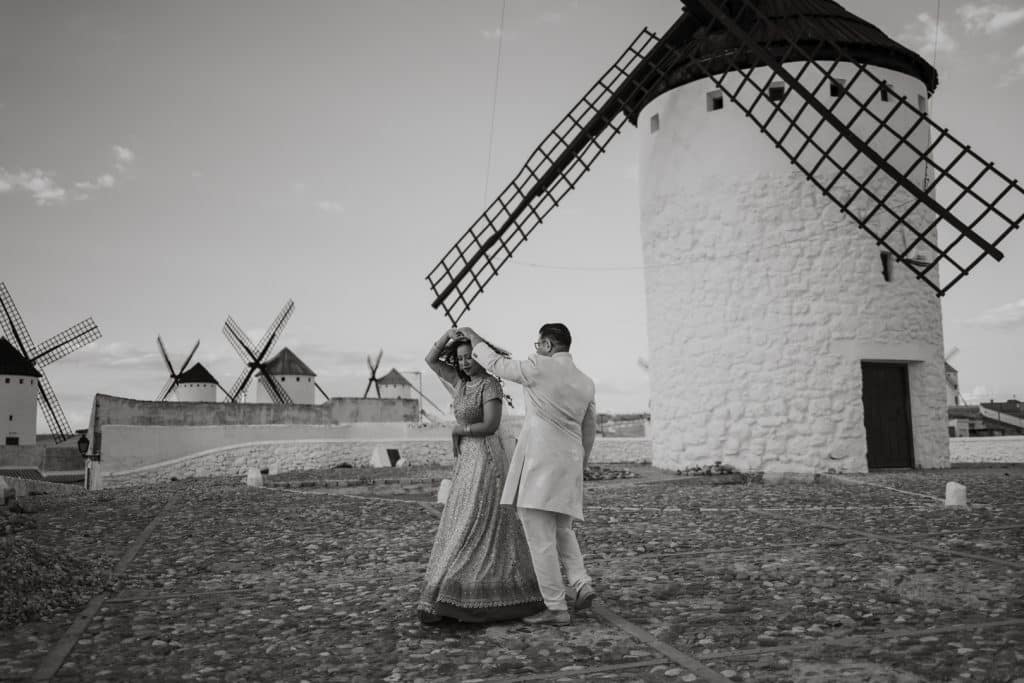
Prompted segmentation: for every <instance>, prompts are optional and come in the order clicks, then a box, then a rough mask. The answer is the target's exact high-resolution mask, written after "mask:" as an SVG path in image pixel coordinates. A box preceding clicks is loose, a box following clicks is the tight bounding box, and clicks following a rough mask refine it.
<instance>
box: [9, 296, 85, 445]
mask: <svg viewBox="0 0 1024 683" xmlns="http://www.w3.org/2000/svg"><path fill="white" fill-rule="evenodd" d="M0 332H2V334H3V336H5V337H7V338H8V339H9V340H10V341H11V343H12V344H14V346H15V348H17V349H18V351H19V352H20V353H21V355H22V356H24V357H25V359H26V360H27V361H28V362H29V363H30V364H31V365H32V367H33V368H34V369H35V371H36V372H38V373H39V378H38V385H39V391H38V393H37V394H36V401H37V402H38V404H39V407H40V408H41V409H42V412H43V418H44V419H45V420H46V426H47V427H48V428H49V430H50V434H52V435H53V438H54V441H56V442H57V443H61V442H62V441H66V440H67V439H68V438H69V437H70V436H71V435H72V434H73V431H72V429H71V425H70V423H69V422H68V419H67V417H66V416H65V415H64V410H63V408H61V405H60V401H58V400H57V394H56V392H54V390H53V385H52V384H50V380H49V379H48V378H47V376H46V373H44V372H43V367H45V366H47V365H49V364H51V363H53V362H55V361H58V360H60V359H61V358H64V357H65V356H67V355H69V354H71V353H73V352H74V351H77V350H78V349H80V348H82V347H84V346H87V345H89V344H91V343H92V342H94V341H96V340H97V339H99V338H100V337H101V336H102V335H101V333H100V328H99V327H98V326H97V325H96V323H95V322H94V321H93V319H92V318H86V319H85V320H83V321H81V322H79V323H76V324H75V325H72V326H71V327H69V328H67V329H66V330H64V331H63V332H60V333H58V334H55V335H54V336H52V337H50V338H49V339H47V340H45V341H43V343H41V344H39V345H38V346H36V345H35V344H34V343H33V342H32V337H31V335H30V334H29V332H28V327H27V326H26V325H25V321H24V320H23V319H22V317H21V313H20V312H19V311H18V308H17V306H15V305H14V298H13V297H12V296H11V293H10V292H9V291H8V290H7V286H6V285H5V284H4V283H3V282H0Z"/></svg>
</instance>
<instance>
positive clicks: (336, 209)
mask: <svg viewBox="0 0 1024 683" xmlns="http://www.w3.org/2000/svg"><path fill="white" fill-rule="evenodd" d="M316 208H318V209H320V210H321V211H326V212H327V213H345V207H344V206H342V205H341V202H335V201H331V200H328V199H325V200H323V201H319V202H317V203H316Z"/></svg>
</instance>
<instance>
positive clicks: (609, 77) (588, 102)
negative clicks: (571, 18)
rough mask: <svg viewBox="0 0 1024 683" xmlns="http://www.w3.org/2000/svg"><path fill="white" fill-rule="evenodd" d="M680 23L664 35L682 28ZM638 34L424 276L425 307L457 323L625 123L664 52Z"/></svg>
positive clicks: (646, 35)
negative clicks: (429, 298)
mask: <svg viewBox="0 0 1024 683" xmlns="http://www.w3.org/2000/svg"><path fill="white" fill-rule="evenodd" d="M682 26H683V20H682V18H681V19H680V20H679V21H677V22H676V23H675V24H674V25H673V27H672V28H670V29H669V31H668V33H667V34H666V35H674V34H675V33H676V32H678V31H679V30H682ZM663 42H664V41H663V40H662V39H659V37H658V36H657V35H655V34H654V33H652V32H651V31H648V30H647V29H644V30H642V31H640V33H639V34H638V35H637V36H636V38H634V40H633V42H632V43H630V45H629V47H627V48H626V50H625V51H624V52H623V53H622V55H621V56H620V57H619V58H618V59H617V60H616V61H615V63H614V64H612V66H611V67H609V68H608V70H607V71H605V72H604V74H603V75H602V76H601V77H600V78H599V79H598V81H597V82H596V83H595V84H594V85H593V86H592V87H591V88H590V89H589V90H587V92H586V93H585V94H584V95H583V97H581V98H580V99H579V101H578V102H577V103H576V104H575V106H573V107H572V109H570V111H569V113H568V114H566V115H565V116H564V117H563V118H562V120H561V121H560V122H559V123H558V125H557V126H555V127H554V129H553V130H552V131H551V132H550V133H549V134H548V135H547V137H545V138H544V139H543V140H542V141H541V143H540V144H539V145H538V146H537V148H536V149H535V150H534V151H533V153H532V154H530V156H529V157H528V158H527V160H526V163H525V164H524V165H523V167H522V169H521V170H520V171H519V173H518V174H516V176H515V177H514V178H513V179H512V181H511V182H510V183H509V184H508V185H507V186H506V187H505V189H504V190H503V191H502V192H501V193H500V194H499V195H498V197H497V198H496V199H495V200H494V201H493V202H492V203H491V205H490V206H488V207H487V209H486V210H485V211H484V212H483V214H482V215H481V216H480V217H479V218H478V219H477V220H476V221H475V222H474V223H473V224H472V225H471V226H470V227H469V229H468V230H466V232H465V233H463V235H462V237H461V238H460V239H459V240H458V241H457V242H456V243H455V245H454V246H452V247H451V249H449V250H448V252H447V253H446V254H445V255H444V257H443V258H442V259H441V261H440V262H439V263H438V264H437V265H436V266H435V267H434V269H433V270H431V271H430V274H429V275H428V276H427V281H428V282H429V283H430V287H431V289H432V290H433V292H434V294H435V299H434V301H433V303H432V304H431V305H432V306H433V307H434V308H441V309H442V310H443V311H444V313H445V315H446V316H447V317H448V319H449V320H450V321H451V322H452V324H453V325H454V324H457V323H458V322H459V320H460V319H461V318H462V316H463V315H464V314H465V313H466V311H467V310H469V307H470V306H471V305H472V304H473V302H474V301H475V300H476V298H477V297H478V296H480V293H481V292H483V290H484V287H486V286H487V284H488V283H489V282H490V281H491V280H492V279H494V277H495V276H496V275H497V274H498V271H499V270H500V269H501V267H502V266H503V265H505V263H507V262H508V260H509V259H510V258H512V255H513V254H514V253H515V251H516V249H518V248H519V247H520V246H522V244H523V243H524V242H525V241H526V240H527V239H528V238H529V236H530V234H531V233H533V231H534V230H535V229H536V228H537V226H538V225H540V223H541V222H543V221H544V219H545V218H546V217H547V216H548V214H550V213H551V211H552V210H554V208H555V207H557V206H558V205H559V203H560V202H561V201H562V199H563V198H564V197H565V196H566V195H567V194H568V193H569V192H571V191H572V190H573V189H574V188H575V187H576V185H577V184H578V183H579V181H580V179H581V178H582V177H583V176H584V175H585V174H586V173H587V172H588V171H589V170H590V169H591V167H592V166H593V164H594V162H595V161H596V160H597V158H598V157H599V156H600V155H601V154H603V153H604V151H605V150H606V149H607V146H608V143H609V142H610V141H611V140H612V139H613V138H615V137H616V136H617V135H618V134H619V132H620V131H621V130H622V128H623V127H624V126H625V125H626V124H627V123H628V122H629V121H628V117H627V116H626V113H625V107H626V105H627V104H628V103H629V102H630V101H634V100H635V99H636V98H637V97H640V96H643V95H644V94H645V93H646V92H648V90H649V89H650V88H651V87H652V85H653V83H652V82H651V79H650V76H651V75H652V74H656V73H657V66H658V65H659V63H660V62H662V61H664V60H667V59H671V58H673V57H672V54H671V53H670V52H666V51H664V50H662V49H661V47H662V44H663Z"/></svg>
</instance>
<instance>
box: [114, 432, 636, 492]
mask: <svg viewBox="0 0 1024 683" xmlns="http://www.w3.org/2000/svg"><path fill="white" fill-rule="evenodd" d="M377 446H384V447H385V448H397V449H398V451H399V453H400V454H401V456H402V458H403V459H405V460H407V461H408V462H409V464H410V465H433V466H437V465H440V466H444V465H450V464H452V462H453V459H452V454H451V439H443V440H442V439H438V438H428V439H408V440H392V441H383V440H360V439H333V440H319V441H317V440H309V441H272V442H261V443H248V444H241V445H237V446H231V447H227V448H221V449H216V450H213V451H209V452H206V453H197V454H195V455H192V456H188V457H184V458H178V459H175V460H171V461H166V462H161V463H157V464H154V465H149V466H146V467H140V468H136V469H131V470H124V471H120V472H109V471H107V472H105V473H104V486H106V487H108V488H109V487H117V486H128V485H135V484H145V483H154V482H160V481H169V480H170V479H171V478H172V477H175V478H178V479H184V478H188V477H209V476H243V475H244V474H245V473H246V471H247V470H248V468H249V467H261V468H263V467H270V465H271V464H276V465H277V466H278V470H279V471H281V472H289V471H298V470H316V469H326V468H329V467H334V466H336V465H340V464H342V463H347V464H349V465H352V466H354V467H367V466H369V463H370V455H371V454H372V453H373V450H374V448H375V447H377ZM650 460H651V445H650V441H648V440H646V439H598V440H597V441H596V442H595V444H594V451H593V452H592V453H591V458H590V462H591V463H593V464H601V463H605V464H607V463H633V464H638V463H649V462H650Z"/></svg>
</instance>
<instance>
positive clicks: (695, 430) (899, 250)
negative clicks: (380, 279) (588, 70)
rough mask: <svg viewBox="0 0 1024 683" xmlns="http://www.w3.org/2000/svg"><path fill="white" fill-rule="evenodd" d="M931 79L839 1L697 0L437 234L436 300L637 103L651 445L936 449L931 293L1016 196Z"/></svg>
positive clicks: (452, 308)
mask: <svg viewBox="0 0 1024 683" xmlns="http://www.w3.org/2000/svg"><path fill="white" fill-rule="evenodd" d="M936 85H937V75H936V72H935V70H934V69H933V68H932V67H931V66H930V65H929V64H928V63H927V62H926V61H925V60H923V59H922V58H921V57H919V56H918V55H917V54H915V53H914V52H912V51H911V50H908V49H907V48H905V47H903V46H901V45H899V44H898V43H896V42H894V41H893V40H891V39H890V38H888V37H887V36H886V35H885V34H884V33H883V32H882V31H880V30H879V29H878V28H876V27H875V26H873V25H871V24H870V23H868V22H866V21H864V20H863V19H860V18H858V17H856V16H854V15H853V14H851V13H849V12H847V11H846V10H844V9H843V8H842V7H840V6H839V5H838V4H837V3H835V2H833V1H832V0H772V1H771V2H768V1H767V0H687V2H686V6H685V9H684V11H683V14H682V15H681V16H680V18H679V19H678V20H677V21H676V22H675V23H674V24H673V25H672V26H671V27H670V28H669V29H668V30H667V31H666V32H665V34H664V35H663V36H661V37H659V36H657V35H655V34H653V33H651V32H649V31H647V30H646V29H644V30H643V31H641V32H640V34H639V36H638V37H637V38H636V40H635V41H634V42H633V43H632V44H631V45H630V46H629V47H628V48H627V49H626V51H625V52H624V53H623V55H622V57H620V59H619V60H618V61H617V62H616V63H615V64H614V65H613V66H612V67H611V68H610V69H609V70H608V71H607V72H605V74H604V75H603V76H602V77H601V79H600V80H599V81H598V83H597V84H595V85H594V86H593V87H592V88H590V89H589V90H588V91H587V93H586V94H585V95H584V96H583V98H582V99H581V100H580V101H579V103H578V104H577V105H576V106H575V107H574V108H573V109H572V110H571V111H570V113H569V114H568V115H567V116H565V117H564V118H563V119H562V121H561V122H560V123H559V124H558V125H557V126H556V127H555V129H554V130H553V131H552V133H551V134H550V135H549V136H548V137H547V138H546V139H545V140H544V141H542V142H541V144H540V145H539V146H538V148H537V149H536V151H534V153H533V154H532V155H531V156H530V157H529V158H528V160H527V162H526V165H525V166H524V168H523V169H522V170H521V171H520V173H519V174H518V175H517V176H516V177H515V179H514V180H513V181H512V182H511V183H510V184H509V185H508V186H507V187H506V188H505V190H504V191H503V192H502V193H501V194H500V195H499V196H498V198H497V199H495V201H494V202H493V203H492V204H491V205H490V207H488V209H487V210H486V211H485V212H484V214H483V215H482V216H481V217H480V218H479V219H478V220H477V221H476V222H475V223H474V224H473V225H472V226H471V227H470V229H469V230H468V231H467V232H466V233H465V234H464V235H463V236H462V238H461V239H460V240H459V241H458V242H457V243H456V244H455V245H454V246H453V247H452V248H451V249H449V251H448V252H447V253H446V254H445V256H444V258H443V259H442V260H441V262H440V263H439V264H438V265H437V267H435V269H434V270H433V271H432V272H431V273H430V274H429V275H428V277H427V280H428V282H429V283H430V286H431V288H432V289H433V291H434V294H435V299H434V302H433V304H432V305H433V306H434V307H435V308H440V309H442V310H443V311H444V312H445V314H446V315H447V316H448V318H449V319H450V320H451V321H452V322H453V323H456V322H457V321H458V320H459V319H460V318H461V317H462V316H463V315H464V314H465V312H466V311H467V310H468V309H469V307H470V305H472V304H473V302H474V301H475V300H476V298H477V297H478V296H479V295H480V294H481V292H482V291H483V289H484V287H486V286H487V284H488V283H489V282H490V281H491V279H492V278H493V277H495V276H496V275H497V273H498V271H499V269H500V268H501V266H502V265H504V264H505V263H506V262H507V261H508V260H509V259H510V258H512V254H513V252H514V251H515V249H516V248H518V247H519V246H520V245H521V244H522V243H523V242H524V241H525V240H526V239H527V237H529V236H530V234H531V233H532V231H533V230H534V229H535V228H536V227H537V225H538V224H539V223H540V222H541V221H542V220H544V219H546V218H547V217H548V214H549V213H551V212H552V210H553V209H554V207H555V206H557V205H558V203H559V202H560V201H561V199H562V198H563V197H564V196H565V195H566V194H567V193H568V192H569V191H571V189H572V188H573V187H575V186H576V185H577V184H578V183H579V182H580V179H581V177H582V176H583V175H584V174H585V173H586V172H587V171H589V170H590V168H591V167H592V166H593V163H594V161H595V160H596V158H597V157H598V156H599V155H600V154H601V153H602V152H603V151H604V150H605V148H606V146H607V144H608V143H609V142H610V140H611V139H612V138H613V137H614V136H615V135H616V134H617V133H618V132H619V131H620V130H621V128H623V127H624V126H625V125H626V124H627V123H630V122H632V123H633V124H635V125H636V126H637V127H638V129H639V132H640V139H641V142H640V154H639V157H640V163H639V168H640V188H639V189H640V207H641V229H642V237H643V245H644V258H645V264H646V265H647V266H648V268H647V270H646V277H647V282H646V289H647V309H648V338H649V341H650V375H651V395H652V401H651V404H652V405H651V408H652V427H653V432H654V434H653V446H654V453H653V464H655V465H656V466H659V467H666V468H673V469H674V468H677V467H680V466H691V465H703V464H708V463H711V462H714V461H716V460H722V461H725V462H727V463H729V464H731V465H733V466H735V467H737V468H738V469H747V470H771V469H776V470H802V471H826V470H828V469H835V470H837V471H863V470H865V469H867V468H868V467H906V466H916V467H938V466H944V465H947V464H948V438H947V429H946V418H945V404H946V398H945V391H944V385H945V380H944V378H943V370H944V361H943V355H942V319H941V307H940V305H939V300H938V298H937V297H936V296H935V295H936V294H938V295H942V294H944V293H945V292H946V291H948V290H949V288H950V287H952V286H953V285H954V284H956V283H957V282H959V281H960V280H961V279H962V278H963V277H965V276H966V275H967V274H968V273H969V272H970V271H971V270H972V269H973V268H974V267H975V266H976V265H978V264H979V263H980V262H981V261H983V260H984V258H985V257H986V256H989V257H992V258H994V259H996V260H999V259H1001V258H1002V253H1001V252H1000V250H999V244H1000V243H1001V242H1002V240H1003V239H1004V238H1005V237H1006V236H1007V235H1008V234H1009V233H1010V232H1012V231H1013V230H1014V229H1015V228H1017V227H1019V224H1020V223H1021V221H1022V219H1024V191H1022V189H1021V187H1020V186H1019V185H1018V184H1017V183H1016V182H1015V181H1013V180H1011V179H1010V178H1008V177H1007V176H1006V175H1004V174H1002V173H1001V172H999V171H998V170H996V169H995V168H994V166H993V165H992V164H990V163H988V162H986V161H985V160H984V159H982V158H980V157H979V156H978V155H977V154H976V153H975V152H973V151H972V150H971V149H970V148H969V147H967V146H966V145H964V144H962V143H961V142H960V141H959V140H958V139H957V138H955V137H954V135H953V134H952V133H950V132H949V131H948V130H947V129H945V128H943V127H941V126H939V125H937V124H936V123H934V122H933V121H932V120H931V118H930V117H929V116H928V112H927V102H928V97H929V95H930V94H931V92H932V91H933V90H934V88H935V87H936ZM937 160H943V161H941V162H940V161H937ZM940 182H941V183H944V184H945V186H946V187H947V188H950V189H952V190H953V192H952V193H951V196H952V199H950V200H944V201H939V200H938V199H936V197H937V193H936V187H937V185H938V184H939V183H940ZM940 265H941V266H942V268H943V273H942V279H940V277H939V266H940Z"/></svg>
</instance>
